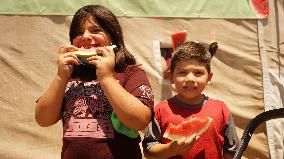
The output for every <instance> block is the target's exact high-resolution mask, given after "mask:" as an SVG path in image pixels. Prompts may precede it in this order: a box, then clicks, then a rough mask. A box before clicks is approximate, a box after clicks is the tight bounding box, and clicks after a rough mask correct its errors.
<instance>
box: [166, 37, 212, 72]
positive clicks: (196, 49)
mask: <svg viewBox="0 0 284 159" xmlns="http://www.w3.org/2000/svg"><path fill="white" fill-rule="evenodd" d="M211 58H212V56H211V53H210V52H209V51H208V50H206V48H205V46H204V45H203V44H202V43H199V42H194V41H189V42H185V43H183V44H181V45H179V46H178V47H177V48H176V49H175V50H174V52H173V58H172V62H171V66H170V68H171V70H170V71H171V73H173V72H174V69H175V66H176V64H177V62H178V61H182V60H189V59H195V60H197V61H199V62H200V63H203V64H204V65H205V67H206V69H207V71H208V73H209V72H211V68H210V61H211Z"/></svg>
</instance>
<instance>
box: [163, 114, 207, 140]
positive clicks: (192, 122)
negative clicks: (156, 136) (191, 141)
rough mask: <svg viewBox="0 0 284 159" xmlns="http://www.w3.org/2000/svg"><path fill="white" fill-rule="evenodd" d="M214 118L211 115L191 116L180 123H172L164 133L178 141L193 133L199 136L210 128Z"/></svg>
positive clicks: (168, 137) (166, 136) (165, 135)
mask: <svg viewBox="0 0 284 159" xmlns="http://www.w3.org/2000/svg"><path fill="white" fill-rule="evenodd" d="M212 120H213V119H212V118H210V117H190V118H187V119H185V120H183V121H182V122H181V123H180V124H178V125H174V124H172V123H170V124H169V125H168V128H167V130H166V131H165V133H164V137H165V138H167V139H170V140H173V141H178V140H180V139H182V138H183V137H191V136H192V135H193V134H196V135H198V136H199V135H201V134H202V133H204V132H205V131H206V130H207V129H208V127H209V126H210V124H211V122H212Z"/></svg>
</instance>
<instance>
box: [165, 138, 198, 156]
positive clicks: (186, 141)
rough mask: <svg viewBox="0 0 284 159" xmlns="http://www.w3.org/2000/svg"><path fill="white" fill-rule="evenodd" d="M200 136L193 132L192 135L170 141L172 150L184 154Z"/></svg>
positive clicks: (177, 153) (174, 152)
mask: <svg viewBox="0 0 284 159" xmlns="http://www.w3.org/2000/svg"><path fill="white" fill-rule="evenodd" d="M198 138H199V136H197V135H196V134H193V135H192V136H190V137H188V138H186V137H184V138H182V139H181V140H179V141H172V142H170V143H169V147H170V150H171V151H172V152H173V154H176V155H182V154H184V153H186V152H187V151H189V150H190V149H191V148H192V146H193V144H194V143H195V142H196V141H197V140H198Z"/></svg>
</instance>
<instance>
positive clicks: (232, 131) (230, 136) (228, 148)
mask: <svg viewBox="0 0 284 159" xmlns="http://www.w3.org/2000/svg"><path fill="white" fill-rule="evenodd" d="M239 145H240V141H239V138H238V135H237V132H236V127H235V123H234V120H233V116H232V114H230V115H229V119H228V121H227V123H226V127H225V131H224V146H223V148H224V152H228V153H231V154H235V152H236V151H237V149H238V147H239Z"/></svg>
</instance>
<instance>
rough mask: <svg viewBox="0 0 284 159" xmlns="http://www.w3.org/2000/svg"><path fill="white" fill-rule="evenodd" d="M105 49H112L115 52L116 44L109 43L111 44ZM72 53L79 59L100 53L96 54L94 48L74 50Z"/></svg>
mask: <svg viewBox="0 0 284 159" xmlns="http://www.w3.org/2000/svg"><path fill="white" fill-rule="evenodd" d="M106 48H107V49H109V50H111V49H112V50H113V51H114V52H116V51H117V50H118V48H117V46H116V45H111V46H106ZM74 54H75V55H76V56H77V57H78V58H79V59H85V58H88V57H91V56H96V55H100V54H98V53H97V52H96V51H95V50H79V51H76V52H74Z"/></svg>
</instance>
